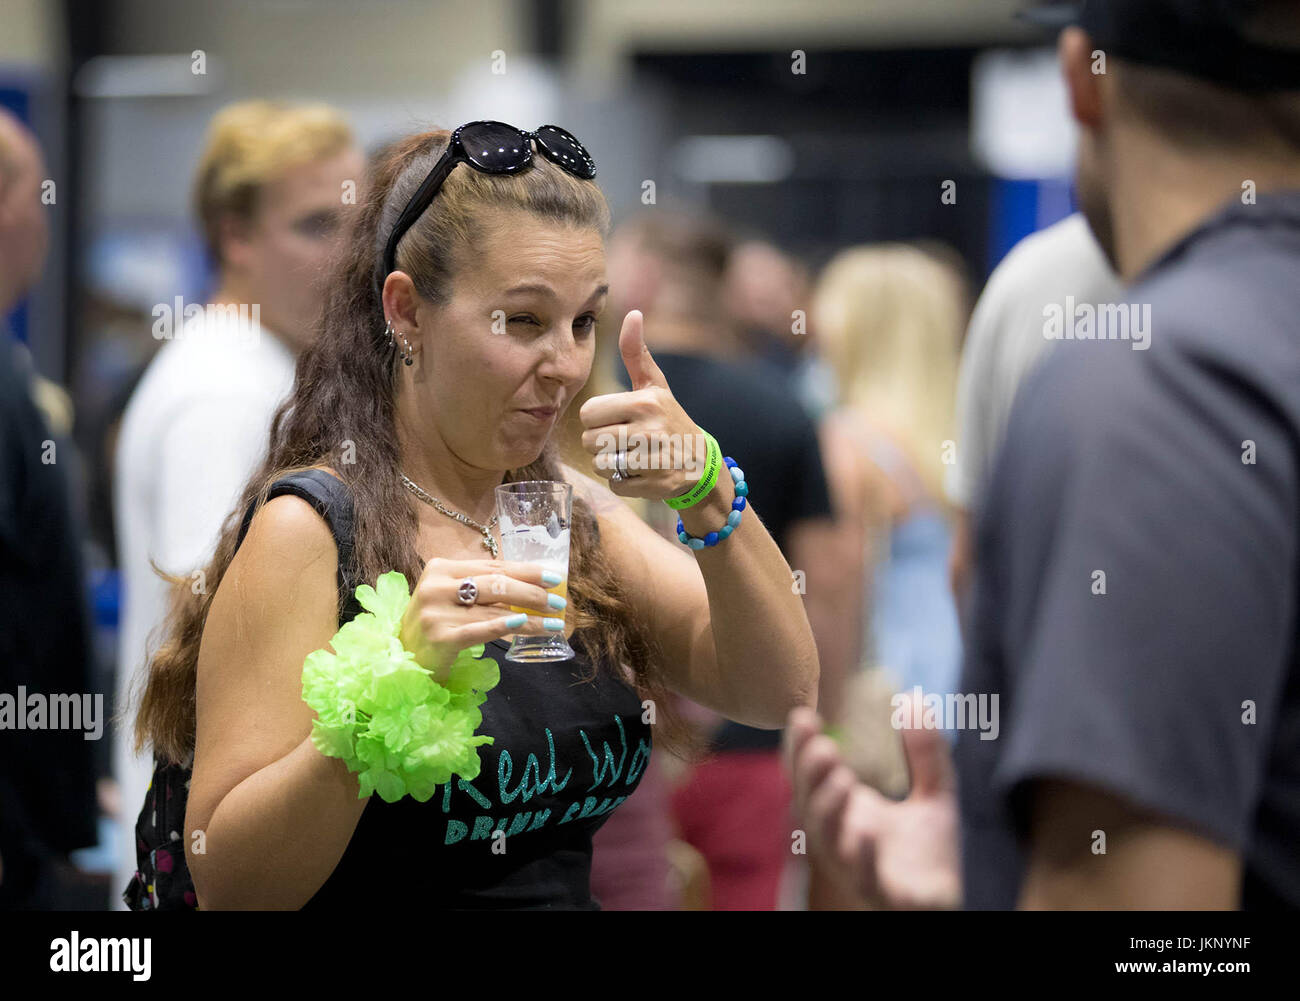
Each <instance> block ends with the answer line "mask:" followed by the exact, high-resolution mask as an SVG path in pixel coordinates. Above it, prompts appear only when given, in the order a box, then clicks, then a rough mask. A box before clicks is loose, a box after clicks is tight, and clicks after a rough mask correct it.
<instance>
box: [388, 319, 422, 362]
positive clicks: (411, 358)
mask: <svg viewBox="0 0 1300 1001" xmlns="http://www.w3.org/2000/svg"><path fill="white" fill-rule="evenodd" d="M384 333H386V334H387V335H388V346H389V347H390V348H397V354H398V356H399V357H400V358H401V359H402V361H404V362H406V364H408V365H413V364H414V363H415V353H414V352H413V351H412V350H411V344H410V342H409V341H408V340H407V339H406V335H405V334H398V333H397V331H395V330H394V329H393V321H392V320H389V321H388V322H387V326H385V327H384ZM397 337H401V338H402V344H404V345H405V350H403V349H402V348H400V347H397V340H396V338H397Z"/></svg>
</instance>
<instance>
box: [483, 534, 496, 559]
mask: <svg viewBox="0 0 1300 1001" xmlns="http://www.w3.org/2000/svg"><path fill="white" fill-rule="evenodd" d="M483 548H484V549H486V550H488V552H490V553H491V554H492V558H493V559H496V558H497V540H496V539H494V538H492V534H491V533H490V532H484V533H483Z"/></svg>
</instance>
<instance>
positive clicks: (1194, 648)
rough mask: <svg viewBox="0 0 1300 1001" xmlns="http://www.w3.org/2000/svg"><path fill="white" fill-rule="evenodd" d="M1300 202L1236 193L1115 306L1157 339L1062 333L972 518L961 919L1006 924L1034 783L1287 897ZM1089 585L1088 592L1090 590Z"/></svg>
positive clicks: (1299, 883) (1298, 448)
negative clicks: (1104, 800)
mask: <svg viewBox="0 0 1300 1001" xmlns="http://www.w3.org/2000/svg"><path fill="white" fill-rule="evenodd" d="M1298 278H1300V191H1297V192H1287V193H1278V194H1274V195H1261V196H1260V197H1259V199H1258V204H1255V205H1243V204H1239V203H1237V202H1236V201H1235V200H1234V201H1233V203H1232V204H1230V205H1228V206H1227V207H1225V208H1224V209H1222V210H1221V211H1220V212H1219V213H1217V214H1216V215H1214V217H1213V218H1211V219H1210V220H1208V221H1207V222H1206V223H1205V224H1204V225H1202V226H1201V227H1199V228H1198V229H1197V230H1196V231H1195V232H1194V233H1192V234H1189V235H1188V236H1186V237H1185V238H1183V239H1182V240H1181V241H1179V243H1178V244H1177V245H1176V246H1175V247H1173V248H1172V249H1170V250H1169V251H1168V252H1167V253H1166V254H1164V255H1162V257H1161V258H1160V260H1159V261H1157V262H1156V263H1155V264H1154V265H1153V266H1152V267H1150V268H1148V270H1147V271H1146V272H1145V273H1144V274H1143V275H1142V276H1141V277H1140V279H1139V281H1138V282H1137V283H1136V284H1135V285H1134V286H1133V287H1132V288H1131V289H1130V290H1129V291H1128V292H1127V294H1126V295H1125V299H1126V301H1127V302H1129V303H1133V304H1137V305H1138V306H1139V307H1146V306H1149V309H1150V313H1149V327H1148V332H1149V338H1150V340H1149V347H1148V349H1147V350H1133V347H1134V343H1135V342H1134V341H1132V340H1113V339H1112V340H1092V341H1088V340H1074V341H1063V342H1062V343H1061V345H1060V346H1059V349H1058V350H1054V351H1053V352H1052V353H1051V354H1049V355H1048V356H1047V357H1046V358H1045V359H1044V360H1043V362H1042V364H1041V365H1040V366H1039V367H1038V368H1037V369H1036V370H1035V371H1034V372H1033V373H1031V374H1030V376H1029V377H1028V378H1027V380H1026V381H1025V384H1024V386H1023V387H1022V388H1021V391H1020V394H1019V396H1018V398H1017V401H1016V404H1015V406H1014V407H1013V409H1012V413H1011V418H1010V422H1009V426H1008V431H1007V438H1006V441H1005V444H1004V446H1003V449H1002V451H1001V453H1000V454H999V456H998V459H997V461H996V463H995V465H994V469H993V473H992V477H991V479H990V481H989V484H988V491H987V493H986V495H985V496H984V498H983V501H982V503H981V505H980V507H979V508H978V509H977V512H976V516H977V522H976V523H977V526H978V527H977V531H976V569H975V582H974V593H973V596H972V602H973V604H972V609H971V635H970V642H969V647H968V650H967V660H966V664H965V669H964V672H963V677H962V691H963V692H965V693H986V694H990V695H991V694H995V693H996V694H997V695H998V696H999V716H1000V733H999V735H998V736H997V738H996V739H993V740H981V739H980V733H979V732H978V731H976V730H964V731H962V732H961V733H960V734H959V735H958V742H957V769H958V776H959V795H960V797H961V808H962V840H963V845H962V852H963V868H964V880H965V899H966V905H967V906H968V907H972V908H1011V907H1014V906H1015V904H1016V901H1017V899H1018V896H1019V891H1020V884H1021V880H1022V878H1023V875H1024V872H1023V867H1024V860H1025V848H1026V834H1027V827H1026V823H1027V818H1028V815H1029V805H1030V804H1029V802H1028V799H1029V797H1028V796H1027V795H1026V793H1027V792H1028V791H1029V790H1030V789H1032V783H1033V782H1034V780H1038V779H1044V778H1048V777H1063V778H1069V779H1073V780H1076V781H1079V782H1084V783H1089V784H1094V785H1096V786H1099V787H1101V788H1102V789H1104V790H1106V791H1108V792H1110V793H1112V794H1114V795H1116V796H1119V797H1122V798H1123V799H1126V800H1128V801H1130V802H1131V803H1133V804H1136V805H1137V806H1139V807H1142V808H1146V809H1149V810H1152V811H1156V812H1157V813H1159V814H1162V815H1164V816H1166V817H1167V818H1169V821H1170V823H1172V824H1175V825H1177V826H1181V827H1185V828H1187V829H1189V830H1192V831H1194V832H1196V833H1198V834H1200V835H1202V836H1204V837H1206V838H1209V839H1211V840H1213V841H1215V842H1218V843H1220V844H1222V845H1226V846H1228V847H1230V848H1232V849H1234V850H1235V851H1237V852H1238V853H1239V854H1240V855H1241V857H1242V859H1243V869H1244V880H1243V888H1242V889H1243V898H1242V899H1243V904H1244V906H1246V907H1269V906H1280V905H1285V906H1290V907H1300V668H1298V667H1297V614H1296V613H1297V586H1298V578H1300V570H1298V566H1300V546H1298V535H1300V281H1298V280H1297V279H1298ZM1103 574H1104V576H1102V575H1103Z"/></svg>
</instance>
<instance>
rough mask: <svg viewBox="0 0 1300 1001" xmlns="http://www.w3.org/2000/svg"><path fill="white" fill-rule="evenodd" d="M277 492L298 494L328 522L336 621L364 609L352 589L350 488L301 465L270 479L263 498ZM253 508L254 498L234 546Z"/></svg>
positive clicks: (277, 493)
mask: <svg viewBox="0 0 1300 1001" xmlns="http://www.w3.org/2000/svg"><path fill="white" fill-rule="evenodd" d="M281 494H293V495H294V496H295V497H301V498H302V499H303V500H305V501H306V502H307V503H308V504H310V505H311V506H312V507H313V508H315V509H316V512H317V513H318V514H319V515H320V516H321V517H322V518H324V519H325V523H326V524H327V525H329V528H330V532H331V533H332V534H333V536H334V543H335V545H336V546H338V551H339V572H338V588H339V624H340V625H342V624H343V623H344V622H349V621H351V619H352V618H353V617H354V616H356V615H359V614H361V612H363V611H364V609H363V608H362V607H361V605H360V604H359V603H358V602H357V599H356V593H355V592H356V589H357V585H358V584H359V583H360V582H359V581H357V579H356V566H355V563H354V559H353V548H352V526H353V513H352V495H351V492H350V491H349V490H348V488H347V485H346V484H345V483H344V482H343V481H342V480H340V479H338V478H337V477H335V476H332V475H330V474H329V473H327V472H325V470H323V469H304V470H302V471H301V472H297V473H290V474H289V475H288V476H283V477H281V478H280V479H278V480H276V481H275V482H274V483H272V484H271V489H270V490H269V491H268V492H267V495H266V499H267V500H268V501H269V500H270V499H271V498H273V497H278V496H280V495H281ZM256 510H257V508H256V502H254V503H253V504H252V505H250V506H249V508H248V510H247V511H245V512H244V522H243V524H242V525H241V526H240V529H239V542H238V543H236V545H235V548H236V549H238V548H239V544H240V543H242V542H243V541H244V536H245V535H246V534H247V532H248V528H249V526H250V525H251V524H252V523H253V515H254V514H255V513H256Z"/></svg>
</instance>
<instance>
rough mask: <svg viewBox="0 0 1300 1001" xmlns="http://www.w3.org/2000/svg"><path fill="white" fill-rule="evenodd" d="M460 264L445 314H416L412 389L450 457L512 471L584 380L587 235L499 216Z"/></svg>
mask: <svg viewBox="0 0 1300 1001" xmlns="http://www.w3.org/2000/svg"><path fill="white" fill-rule="evenodd" d="M492 223H493V224H492V225H489V226H488V227H486V230H485V242H484V245H482V246H481V247H478V248H476V250H475V251H474V257H473V258H472V259H471V260H468V261H466V262H464V263H463V264H462V266H461V271H460V273H459V274H458V275H457V276H456V277H455V279H454V281H453V297H452V299H451V301H450V302H449V303H447V304H446V305H445V306H442V307H437V306H433V305H429V304H424V303H422V304H421V306H420V307H419V308H418V310H417V317H418V319H419V328H420V331H421V335H420V336H421V338H422V339H423V342H424V343H423V356H422V357H421V359H420V360H419V362H418V369H419V371H420V372H422V373H423V375H422V377H417V378H416V379H415V381H414V385H413V390H414V392H415V393H416V394H418V395H419V396H420V397H423V399H419V400H418V407H417V410H418V412H420V413H424V414H432V415H433V419H434V421H435V422H436V423H437V425H438V427H439V430H440V432H441V434H442V438H443V440H444V441H445V442H446V443H447V445H448V447H449V448H450V449H451V451H452V452H453V453H454V454H455V455H456V456H457V457H458V458H459V459H460V460H461V461H463V462H466V463H468V464H470V465H473V466H477V467H479V468H484V469H517V468H519V467H520V466H524V465H527V464H528V463H530V462H532V461H534V460H535V459H536V458H537V457H538V455H540V454H541V451H542V448H543V447H544V445H545V444H546V440H547V437H548V436H549V435H550V433H551V431H552V429H553V428H554V427H555V426H556V425H557V423H558V422H559V420H560V418H561V417H562V416H563V415H564V411H565V409H566V408H567V407H568V405H569V403H570V402H571V401H572V400H573V398H574V397H575V396H576V395H577V394H578V392H579V391H580V390H581V389H582V387H583V385H584V384H585V383H586V381H587V377H588V375H590V374H591V363H592V360H593V358H594V355H595V347H596V321H597V319H598V318H599V316H600V314H601V311H602V310H603V309H604V305H605V298H606V295H607V292H608V286H607V283H606V278H605V251H604V246H603V242H602V240H601V236H600V232H599V231H598V230H596V229H575V228H571V227H567V226H562V225H556V224H555V223H554V222H549V221H546V220H542V219H538V218H537V217H535V216H533V215H531V214H529V213H523V212H510V213H499V214H498V215H497V216H496V217H495V218H494V219H493V220H492Z"/></svg>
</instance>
